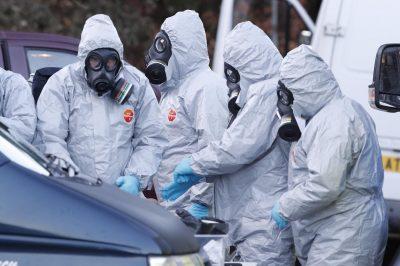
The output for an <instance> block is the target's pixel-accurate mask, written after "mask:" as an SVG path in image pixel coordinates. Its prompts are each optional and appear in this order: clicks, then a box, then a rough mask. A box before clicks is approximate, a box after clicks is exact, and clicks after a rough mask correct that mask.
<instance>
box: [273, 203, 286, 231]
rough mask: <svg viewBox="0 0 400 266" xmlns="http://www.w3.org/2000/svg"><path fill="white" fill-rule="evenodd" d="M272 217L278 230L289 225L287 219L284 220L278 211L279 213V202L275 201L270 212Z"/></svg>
mask: <svg viewBox="0 0 400 266" xmlns="http://www.w3.org/2000/svg"><path fill="white" fill-rule="evenodd" d="M271 216H272V219H273V220H274V221H275V223H276V225H277V226H278V228H279V230H283V229H285V228H286V227H287V226H288V225H289V221H288V220H286V219H285V218H284V217H283V216H282V215H281V214H280V213H279V202H278V201H277V202H276V203H275V204H274V207H273V208H272V212H271Z"/></svg>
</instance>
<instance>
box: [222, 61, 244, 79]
mask: <svg viewBox="0 0 400 266" xmlns="http://www.w3.org/2000/svg"><path fill="white" fill-rule="evenodd" d="M224 72H225V78H226V80H227V81H228V82H231V83H238V82H239V81H240V75H239V72H238V71H237V70H236V69H235V68H234V67H233V66H231V65H229V64H228V63H225V66H224Z"/></svg>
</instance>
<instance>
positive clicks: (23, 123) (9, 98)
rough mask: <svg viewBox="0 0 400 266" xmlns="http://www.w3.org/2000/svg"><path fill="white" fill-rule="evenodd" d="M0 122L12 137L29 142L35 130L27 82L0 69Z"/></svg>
mask: <svg viewBox="0 0 400 266" xmlns="http://www.w3.org/2000/svg"><path fill="white" fill-rule="evenodd" d="M0 122H1V123H3V124H4V125H5V126H6V127H8V129H9V130H10V132H11V133H12V134H13V135H17V136H18V137H20V138H22V139H24V140H26V141H27V142H31V141H32V139H33V135H34V133H35V129H36V108H35V102H34V100H33V96H32V91H31V88H30V87H29V84H28V82H27V81H26V80H25V79H24V78H23V77H22V76H21V75H19V74H17V73H13V72H11V71H6V70H4V69H3V68H0Z"/></svg>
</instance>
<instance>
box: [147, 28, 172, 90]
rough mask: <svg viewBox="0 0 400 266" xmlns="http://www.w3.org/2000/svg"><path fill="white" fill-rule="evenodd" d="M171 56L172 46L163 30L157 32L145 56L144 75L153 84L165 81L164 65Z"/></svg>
mask: <svg viewBox="0 0 400 266" xmlns="http://www.w3.org/2000/svg"><path fill="white" fill-rule="evenodd" d="M171 56H172V46H171V42H170V40H169V38H168V35H167V33H166V32H165V31H163V30H162V31H160V32H159V33H157V35H156V37H155V39H154V42H153V44H152V45H151V47H150V49H149V51H148V52H147V55H146V56H145V63H146V70H145V75H146V77H147V78H148V79H149V81H150V83H151V84H153V85H160V84H162V83H164V82H166V81H167V74H166V69H165V68H166V66H167V65H168V61H169V59H170V58H171Z"/></svg>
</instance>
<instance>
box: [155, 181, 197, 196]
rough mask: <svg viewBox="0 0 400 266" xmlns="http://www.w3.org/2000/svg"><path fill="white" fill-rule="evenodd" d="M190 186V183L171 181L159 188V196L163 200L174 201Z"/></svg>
mask: <svg viewBox="0 0 400 266" xmlns="http://www.w3.org/2000/svg"><path fill="white" fill-rule="evenodd" d="M191 186H192V184H191V183H189V182H186V183H176V182H175V181H173V182H171V183H170V184H169V185H167V186H166V187H164V188H163V189H161V196H162V198H163V199H164V200H169V201H174V200H176V199H177V198H179V197H180V196H182V195H183V194H184V193H185V192H186V191H188V190H189V189H190V187H191Z"/></svg>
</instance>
